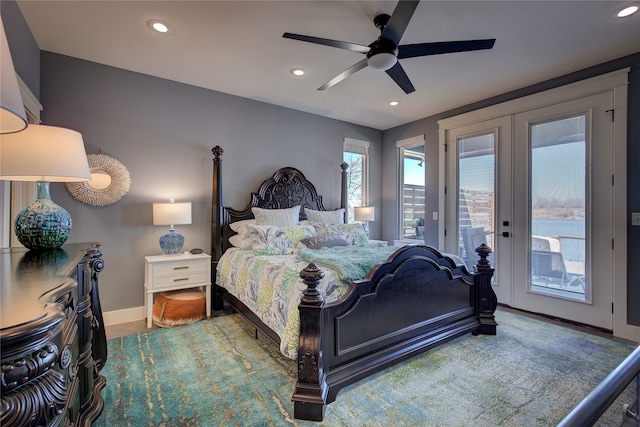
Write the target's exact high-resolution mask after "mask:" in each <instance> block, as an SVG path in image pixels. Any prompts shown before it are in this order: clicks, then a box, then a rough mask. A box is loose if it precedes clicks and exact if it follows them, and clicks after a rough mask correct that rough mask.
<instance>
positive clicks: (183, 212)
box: [153, 202, 191, 225]
mask: <svg viewBox="0 0 640 427" xmlns="http://www.w3.org/2000/svg"><path fill="white" fill-rule="evenodd" d="M175 224H191V202H182V203H154V204H153V225H175Z"/></svg>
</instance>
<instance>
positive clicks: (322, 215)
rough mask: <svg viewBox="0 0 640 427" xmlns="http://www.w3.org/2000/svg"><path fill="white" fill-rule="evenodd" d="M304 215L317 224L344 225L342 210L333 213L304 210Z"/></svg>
mask: <svg viewBox="0 0 640 427" xmlns="http://www.w3.org/2000/svg"><path fill="white" fill-rule="evenodd" d="M304 213H305V214H306V215H307V219H308V220H309V221H312V222H319V223H321V224H344V209H336V210H335V211H314V210H313V209H305V210H304Z"/></svg>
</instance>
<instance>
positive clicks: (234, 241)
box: [229, 234, 253, 250]
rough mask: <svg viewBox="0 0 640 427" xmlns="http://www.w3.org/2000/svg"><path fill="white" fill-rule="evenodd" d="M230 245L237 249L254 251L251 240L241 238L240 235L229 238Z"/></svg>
mask: <svg viewBox="0 0 640 427" xmlns="http://www.w3.org/2000/svg"><path fill="white" fill-rule="evenodd" d="M229 243H230V244H231V245H232V246H235V247H236V248H239V249H249V250H251V249H253V245H252V244H251V239H249V238H247V237H245V236H241V235H240V234H235V235H233V236H231V237H229Z"/></svg>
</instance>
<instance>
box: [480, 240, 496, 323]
mask: <svg viewBox="0 0 640 427" xmlns="http://www.w3.org/2000/svg"><path fill="white" fill-rule="evenodd" d="M491 252H492V250H491V248H490V247H489V246H487V245H485V244H484V243H483V244H481V245H480V246H478V247H477V248H476V253H477V254H478V255H479V256H480V260H478V265H477V268H478V275H477V276H476V279H475V280H476V285H477V286H478V305H477V307H478V311H479V313H478V314H479V319H480V327H479V328H478V330H477V334H485V335H495V334H496V326H497V325H498V323H496V318H495V315H494V313H495V311H496V308H497V307H498V298H497V297H496V294H495V292H494V291H493V288H492V287H491V278H492V277H493V271H494V270H493V268H491V265H489V261H488V260H487V257H488V256H489V254H490V253H491Z"/></svg>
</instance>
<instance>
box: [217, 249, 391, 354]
mask: <svg viewBox="0 0 640 427" xmlns="http://www.w3.org/2000/svg"><path fill="white" fill-rule="evenodd" d="M331 249H335V248H331ZM342 250H345V249H344V248H343V249H342ZM392 251H393V248H384V250H383V249H381V252H380V254H379V258H380V261H383V260H385V259H386V258H387V257H388V256H389V255H390V254H391V253H392ZM307 258H308V256H307ZM369 258H370V256H369ZM308 264H309V259H307V260H303V259H301V258H299V257H298V256H297V255H296V254H293V255H258V254H256V253H255V252H254V251H253V250H242V249H238V248H230V249H229V250H227V251H226V252H225V253H224V254H223V256H222V257H221V258H220V261H219V262H218V268H217V271H216V284H218V285H219V286H222V287H223V288H225V289H226V290H227V291H229V293H231V294H232V295H234V296H235V297H236V298H238V299H239V300H240V301H242V302H243V303H244V304H245V305H246V306H247V307H248V308H249V309H250V310H251V311H252V312H253V313H255V314H256V315H257V316H258V317H260V319H261V320H262V321H263V322H264V323H265V324H266V325H267V326H269V327H270V328H271V329H272V330H273V331H275V332H276V333H277V334H278V336H280V351H281V352H282V354H284V355H285V356H287V357H289V358H291V359H296V358H297V353H298V338H299V333H300V313H299V312H298V303H299V301H300V297H301V295H302V291H303V290H304V289H305V287H306V285H305V284H304V283H303V282H302V279H300V271H301V270H302V269H303V268H305V267H306V266H307V265H308ZM317 264H318V266H319V267H320V268H322V270H323V271H324V273H325V276H324V278H323V280H322V283H321V285H320V288H319V290H320V291H321V292H322V293H323V294H324V296H325V302H326V303H329V302H333V301H336V300H338V299H339V298H340V297H342V295H344V294H345V292H346V291H347V290H348V289H349V284H350V281H343V280H341V278H340V276H341V275H343V274H342V273H337V272H336V270H334V269H331V268H329V266H328V265H322V263H321V262H317ZM338 270H340V269H338ZM367 272H368V269H367ZM362 278H363V277H362Z"/></svg>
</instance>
